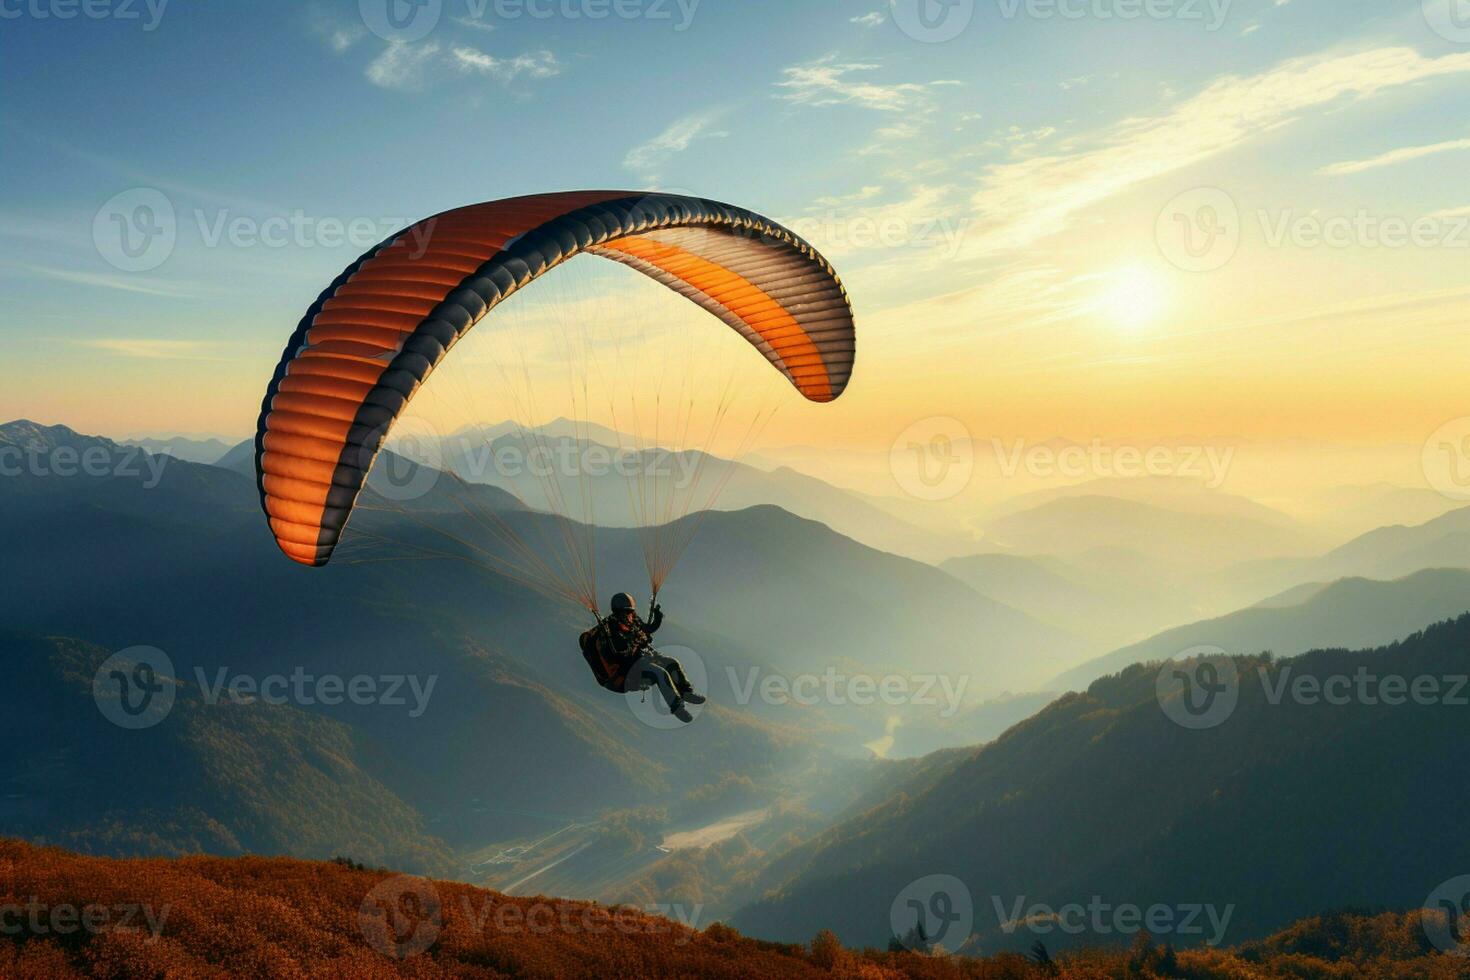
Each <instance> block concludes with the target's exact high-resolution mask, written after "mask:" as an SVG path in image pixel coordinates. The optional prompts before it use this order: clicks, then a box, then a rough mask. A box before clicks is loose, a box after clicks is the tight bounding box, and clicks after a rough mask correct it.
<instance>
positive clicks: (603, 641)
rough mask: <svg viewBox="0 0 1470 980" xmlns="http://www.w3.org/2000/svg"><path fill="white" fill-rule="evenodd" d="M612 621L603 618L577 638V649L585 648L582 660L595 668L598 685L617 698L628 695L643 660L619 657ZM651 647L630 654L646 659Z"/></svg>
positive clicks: (593, 669) (608, 618)
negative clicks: (630, 680)
mask: <svg viewBox="0 0 1470 980" xmlns="http://www.w3.org/2000/svg"><path fill="white" fill-rule="evenodd" d="M653 601H654V602H657V601H658V596H657V595H655V596H654V599H653ZM612 619H613V617H612V616H611V615H609V616H606V617H602V616H599V618H598V620H597V625H596V626H594V627H592V628H591V629H589V630H585V631H584V632H583V633H582V634H581V635H580V636H578V637H577V645H578V646H579V647H581V649H582V659H583V660H585V661H587V666H588V667H590V668H592V676H593V677H596V678H597V683H598V685H599V686H600V687H602V688H604V689H605V690H608V691H612V692H613V693H614V694H626V693H627V691H628V689H627V683H628V673H629V671H631V670H632V669H633V666H634V664H636V663H637V662H638V659H639V657H638V656H626V657H624V656H619V655H618V652H617V649H616V647H615V646H614V643H613V635H612V631H613V628H614V627H613V625H612ZM645 635H647V634H645ZM651 647H652V644H651V643H650V644H649V645H648V647H646V648H644V649H640V650H636V651H630V653H636V654H638V655H642V654H643V653H645V652H646V650H647V649H651ZM640 689H642V690H646V689H647V688H646V686H645V687H643V688H640Z"/></svg>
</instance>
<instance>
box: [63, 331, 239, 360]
mask: <svg viewBox="0 0 1470 980" xmlns="http://www.w3.org/2000/svg"><path fill="white" fill-rule="evenodd" d="M73 343H75V344H76V345H77V346H79V347H90V348H92V349H93V350H101V351H106V352H107V353H109V354H119V355H121V356H123V357H136V358H139V359H142V360H147V361H217V360H222V359H223V358H222V357H221V356H220V355H219V354H214V353H210V351H211V349H212V348H213V347H214V346H215V345H213V344H211V343H208V342H205V341H202V340H154V339H151V338H142V337H95V338H92V339H89V340H76V341H73Z"/></svg>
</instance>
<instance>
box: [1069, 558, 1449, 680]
mask: <svg viewBox="0 0 1470 980" xmlns="http://www.w3.org/2000/svg"><path fill="white" fill-rule="evenodd" d="M1288 595H1290V596H1300V597H1301V598H1300V601H1297V602H1290V603H1286V604H1282V603H1277V602H1271V601H1268V602H1265V603H1261V604H1258V605H1256V606H1253V607H1251V608H1249V609H1242V610H1240V611H1238V612H1234V613H1231V614H1229V615H1227V616H1221V617H1218V618H1216V619H1210V620H1205V621H1203V622H1199V623H1191V624H1190V625H1188V626H1181V627H1178V628H1176V629H1171V630H1166V631H1164V632H1163V633H1160V634H1158V635H1156V636H1153V637H1151V638H1149V639H1147V640H1145V641H1143V642H1142V643H1135V644H1133V645H1131V646H1127V647H1124V648H1122V649H1121V650H1115V651H1113V652H1112V653H1109V654H1107V655H1105V656H1102V657H1099V658H1097V659H1096V660H1090V661H1088V662H1087V663H1085V664H1082V665H1080V666H1078V667H1075V668H1073V669H1071V670H1069V671H1066V672H1065V673H1063V674H1061V675H1060V676H1058V677H1057V678H1056V679H1055V681H1053V683H1052V684H1051V685H1050V686H1051V687H1053V688H1055V689H1056V690H1080V689H1082V688H1084V687H1086V686H1087V685H1088V684H1090V683H1092V681H1094V680H1096V679H1097V678H1099V677H1102V676H1104V675H1106V674H1111V673H1115V672H1117V671H1119V670H1122V669H1123V668H1124V667H1127V666H1128V665H1129V664H1134V663H1142V662H1144V661H1152V660H1170V659H1173V658H1174V657H1177V656H1180V655H1181V654H1184V653H1185V651H1188V650H1191V649H1192V648H1195V647H1200V646H1211V647H1221V648H1223V649H1224V650H1226V651H1227V652H1229V653H1236V654H1252V653H1262V652H1266V651H1269V652H1271V653H1274V654H1276V655H1277V656H1282V657H1291V656H1296V655H1297V654H1301V653H1305V652H1306V651H1308V650H1311V649H1314V648H1321V647H1356V646H1374V645H1381V644H1385V643H1390V642H1392V641H1394V640H1398V639H1401V638H1403V637H1405V636H1408V635H1409V634H1410V633H1413V632H1415V631H1417V630H1421V629H1424V628H1425V627H1427V626H1429V625H1431V624H1433V623H1437V622H1440V621H1442V620H1445V619H1449V618H1453V617H1456V616H1458V615H1460V614H1461V613H1464V612H1467V611H1470V570H1467V569H1426V570H1424V571H1420V572H1415V573H1414V574H1413V575H1409V576H1406V577H1404V578H1401V579H1395V580H1393V581H1391V582H1378V581H1373V580H1370V579H1363V578H1347V579H1340V580H1338V581H1336V582H1333V583H1330V584H1327V585H1322V586H1318V585H1312V584H1309V585H1306V586H1300V587H1298V588H1297V589H1294V590H1292V591H1291V593H1288ZM1283 598H1285V597H1283Z"/></svg>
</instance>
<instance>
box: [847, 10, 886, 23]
mask: <svg viewBox="0 0 1470 980" xmlns="http://www.w3.org/2000/svg"><path fill="white" fill-rule="evenodd" d="M887 19H888V15H887V14H885V13H884V12H883V11H881V10H875V11H873V12H872V13H870V14H859V15H858V16H856V17H853V18H850V19H849V21H848V23H850V24H861V25H862V26H863V27H877V26H878V25H879V24H881V23H883V22H884V21H885V20H887Z"/></svg>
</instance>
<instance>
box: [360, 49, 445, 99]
mask: <svg viewBox="0 0 1470 980" xmlns="http://www.w3.org/2000/svg"><path fill="white" fill-rule="evenodd" d="M438 54H439V42H437V41H425V42H423V43H422V44H389V45H388V47H386V48H384V49H383V53H382V54H380V55H378V56H377V57H376V58H374V59H373V63H372V64H370V65H368V68H367V77H368V81H370V82H372V83H373V84H374V85H376V86H378V87H379V88H387V89H397V90H398V91H403V92H413V91H417V90H418V89H421V88H423V86H424V80H425V74H426V72H427V70H428V68H429V66H430V65H431V64H432V63H433V61H434V59H435V57H436V56H437V55H438Z"/></svg>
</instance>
